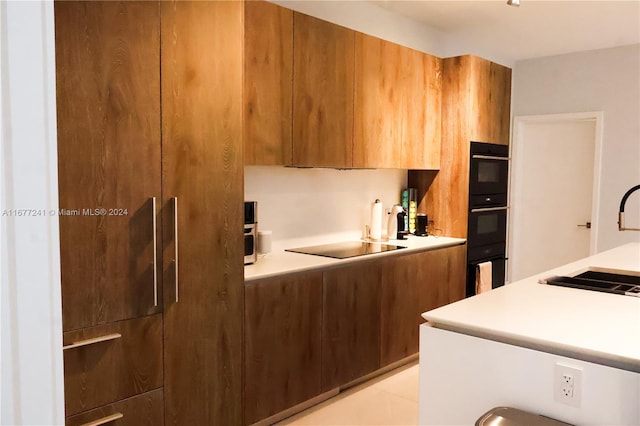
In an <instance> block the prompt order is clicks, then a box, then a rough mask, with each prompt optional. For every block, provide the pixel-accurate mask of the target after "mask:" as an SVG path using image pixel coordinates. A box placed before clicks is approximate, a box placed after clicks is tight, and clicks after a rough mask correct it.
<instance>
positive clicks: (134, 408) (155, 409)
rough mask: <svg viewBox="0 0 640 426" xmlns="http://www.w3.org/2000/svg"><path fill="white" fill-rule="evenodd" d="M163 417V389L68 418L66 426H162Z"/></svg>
mask: <svg viewBox="0 0 640 426" xmlns="http://www.w3.org/2000/svg"><path fill="white" fill-rule="evenodd" d="M163 417H164V416H163V399H162V389H157V390H154V391H151V392H147V393H143V394H140V395H137V396H134V397H132V398H128V399H124V400H122V401H118V402H116V403H115V404H109V405H105V406H104V407H100V408H96V409H95V410H90V411H87V412H85V413H82V414H77V415H75V416H71V417H67V419H66V421H65V425H66V426H86V425H102V424H104V425H110V426H162V425H163V424H164V418H163Z"/></svg>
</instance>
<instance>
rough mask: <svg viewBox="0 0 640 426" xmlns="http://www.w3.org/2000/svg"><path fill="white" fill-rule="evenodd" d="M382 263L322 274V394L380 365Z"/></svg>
mask: <svg viewBox="0 0 640 426" xmlns="http://www.w3.org/2000/svg"><path fill="white" fill-rule="evenodd" d="M380 266H381V265H380V262H367V263H362V264H357V265H354V266H347V267H344V268H338V269H332V270H329V271H326V272H324V274H323V315H322V391H323V392H326V391H328V390H331V389H334V388H336V387H338V386H341V385H344V384H346V383H348V382H350V381H352V380H355V379H357V378H359V377H362V376H364V375H366V374H369V373H371V372H373V371H375V370H377V369H378V368H379V366H380V356H379V350H378V348H379V347H380V326H379V325H380V278H381V277H380Z"/></svg>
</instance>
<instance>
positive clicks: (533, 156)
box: [508, 116, 597, 281]
mask: <svg viewBox="0 0 640 426" xmlns="http://www.w3.org/2000/svg"><path fill="white" fill-rule="evenodd" d="M596 124H597V122H596V118H595V117H587V118H568V117H566V116H548V117H544V118H541V117H538V118H535V119H533V118H532V119H530V120H527V119H526V118H523V119H521V120H519V119H518V118H516V126H515V127H516V131H515V134H514V142H513V147H512V156H513V157H512V159H513V161H512V171H511V174H512V181H511V182H512V185H511V194H510V204H511V214H510V226H509V234H510V240H509V241H510V244H509V248H510V255H509V268H508V269H509V281H516V280H519V279H522V278H526V277H529V276H531V275H535V274H538V273H540V272H543V271H546V270H548V269H551V268H555V267H557V266H560V265H564V264H566V263H570V262H573V261H575V260H578V259H581V258H584V257H587V256H589V254H590V251H591V246H592V244H591V243H592V241H591V240H592V237H595V235H596V229H595V227H596V225H597V223H596V222H597V218H596V217H594V216H593V215H592V212H594V214H595V211H596V210H595V208H594V207H595V204H596V203H594V202H593V200H594V188H597V185H596V183H597V182H596V181H595V180H594V168H595V167H594V164H596V162H595V155H596V149H595V148H596V135H597V133H596ZM589 226H590V227H589ZM593 246H595V244H593Z"/></svg>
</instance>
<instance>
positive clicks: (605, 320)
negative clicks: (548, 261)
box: [419, 243, 640, 426]
mask: <svg viewBox="0 0 640 426" xmlns="http://www.w3.org/2000/svg"><path fill="white" fill-rule="evenodd" d="M588 267H600V268H609V269H613V270H621V271H630V272H631V274H640V244H638V243H632V244H627V245H624V246H621V247H618V248H616V249H613V250H609V251H606V252H603V253H600V254H598V255H595V256H591V257H588V258H586V259H582V260H580V261H577V262H573V263H571V264H568V265H564V266H562V267H560V268H556V269H553V270H550V271H547V272H544V273H541V274H537V275H536V276H533V277H530V278H527V279H524V280H521V281H518V282H515V283H512V284H508V285H506V286H504V287H501V288H498V289H495V290H492V291H490V292H488V293H484V294H480V295H478V296H474V297H471V298H468V299H465V300H462V301H460V302H456V303H453V304H450V305H447V306H444V307H442V308H438V309H435V310H433V311H429V312H426V313H425V314H423V317H424V318H425V319H426V320H427V321H428V322H427V323H426V324H423V325H422V326H421V330H420V415H419V416H420V417H419V419H420V424H424V425H441V426H442V425H472V424H474V422H475V421H476V419H477V418H478V417H480V416H481V415H482V414H483V413H484V412H486V411H488V410H489V409H491V408H493V407H496V406H510V407H515V408H519V409H523V410H527V411H531V412H534V413H538V414H543V415H546V416H549V417H552V418H555V419H558V420H562V421H565V422H568V423H572V424H576V425H611V426H613V425H640V298H638V297H631V296H624V295H617V294H608V293H601V292H594V291H587V290H578V289H572V288H565V287H556V286H550V285H545V284H539V283H538V280H539V279H540V278H546V277H549V276H553V275H572V274H573V273H575V272H578V271H581V270H584V269H585V268H588ZM562 371H570V372H571V371H573V372H576V371H577V373H572V374H573V375H574V376H577V381H576V383H575V390H574V397H573V398H571V399H570V400H567V399H566V398H565V399H564V402H559V401H558V397H557V395H556V392H558V391H559V390H560V385H559V383H558V377H559V374H560V376H561V375H562Z"/></svg>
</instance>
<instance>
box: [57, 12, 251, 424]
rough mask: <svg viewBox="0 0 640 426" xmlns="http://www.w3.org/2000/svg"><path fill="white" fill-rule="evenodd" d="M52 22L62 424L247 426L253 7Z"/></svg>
mask: <svg viewBox="0 0 640 426" xmlns="http://www.w3.org/2000/svg"><path fill="white" fill-rule="evenodd" d="M54 9H55V31H56V74H57V108H58V162H59V191H60V194H59V196H60V206H61V208H62V209H64V210H63V211H62V213H65V214H63V215H61V217H60V233H61V235H60V240H61V267H62V295H63V300H62V302H63V330H64V336H63V342H64V347H65V349H64V368H65V371H64V375H65V410H66V416H67V424H69V425H76V424H77V425H80V424H104V423H108V422H109V423H108V424H113V425H136V426H137V425H153V426H156V425H162V424H166V425H185V424H193V425H200V424H202V425H209V424H240V423H242V407H241V404H242V400H241V398H242V369H241V361H242V316H243V303H244V301H243V297H244V296H243V286H242V280H243V278H242V274H243V272H242V271H243V269H242V268H243V261H242V258H243V252H242V210H241V209H242V200H243V191H242V104H241V99H242V69H243V64H242V55H243V53H242V44H243V29H242V25H243V3H242V2H232V1H229V2H224V1H221V2H168V1H167V2H164V1H163V2H159V1H148V2H147V1H141V2H130V1H122V2H113V1H105V2H82V1H78V2H62V1H61V2H56V3H55V5H54ZM92 422H93V423H92Z"/></svg>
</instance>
